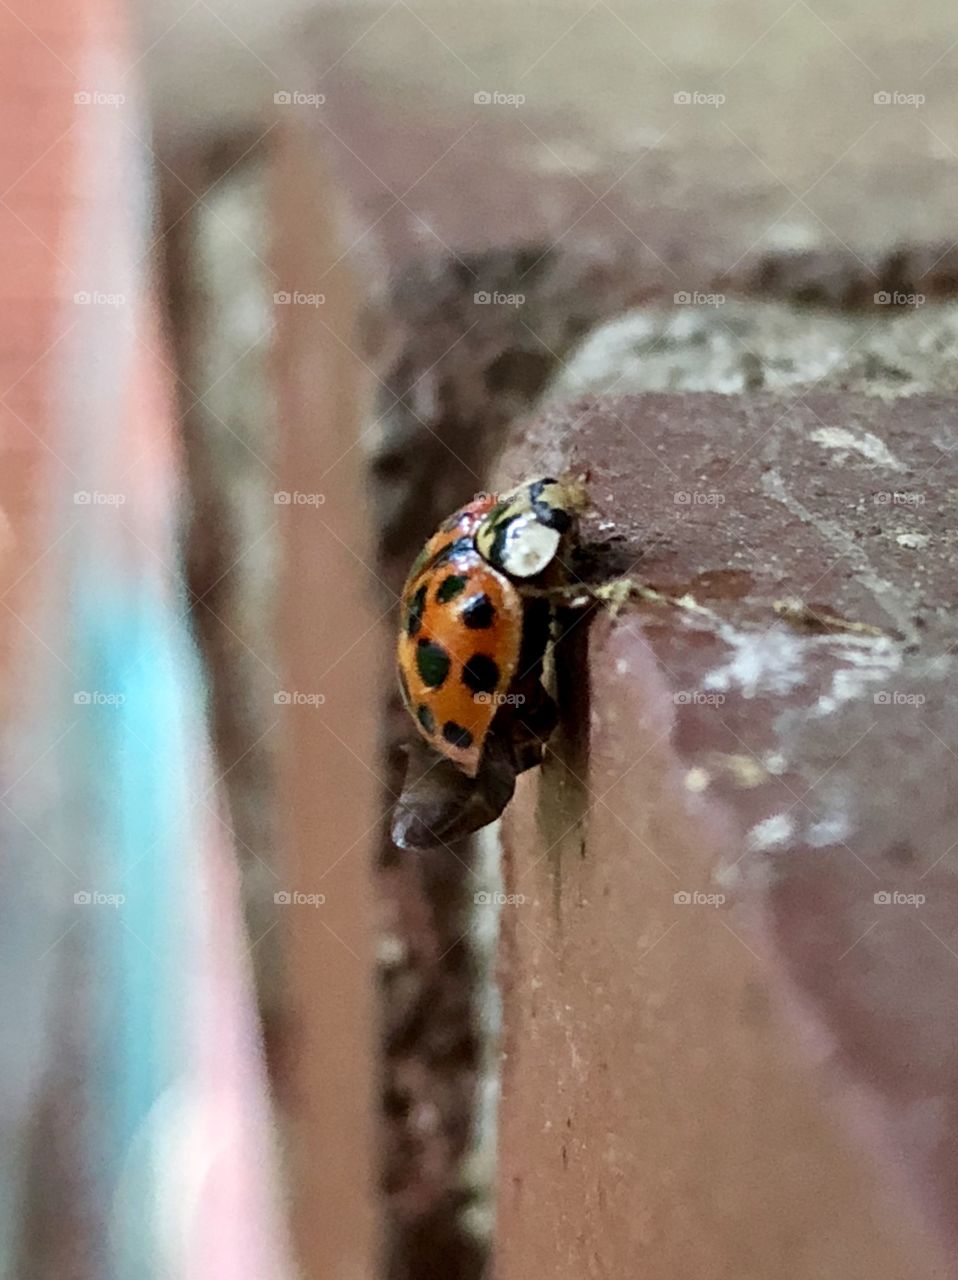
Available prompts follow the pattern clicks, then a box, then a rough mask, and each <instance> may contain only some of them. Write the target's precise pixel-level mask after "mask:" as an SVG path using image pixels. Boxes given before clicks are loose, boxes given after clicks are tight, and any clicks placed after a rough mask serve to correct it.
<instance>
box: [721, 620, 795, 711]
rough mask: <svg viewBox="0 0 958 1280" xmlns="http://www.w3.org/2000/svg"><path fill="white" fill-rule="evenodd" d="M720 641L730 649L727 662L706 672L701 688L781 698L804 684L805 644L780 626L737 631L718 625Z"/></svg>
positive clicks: (724, 625)
mask: <svg viewBox="0 0 958 1280" xmlns="http://www.w3.org/2000/svg"><path fill="white" fill-rule="evenodd" d="M720 635H721V638H722V639H723V640H724V641H725V643H726V644H727V645H729V646H730V648H731V649H732V657H731V659H730V660H729V661H728V662H727V663H725V664H724V665H723V666H721V667H716V668H715V669H714V670H712V671H709V672H708V673H707V674H706V676H705V678H704V679H703V681H702V688H703V689H709V690H715V691H717V692H719V693H727V692H729V691H730V690H733V689H738V690H739V691H740V692H741V694H742V696H743V697H745V698H754V697H756V696H757V695H758V694H760V693H774V694H778V695H784V694H787V693H790V692H791V691H792V690H793V689H795V688H797V687H798V686H799V685H801V684H804V682H805V663H804V657H805V655H804V647H803V646H804V644H805V642H804V641H803V640H802V639H801V638H800V637H797V636H795V635H794V634H793V633H792V632H790V631H786V630H785V629H784V628H782V627H769V628H768V629H767V630H765V631H738V630H736V629H735V628H734V627H731V626H729V625H727V624H722V626H721V628H720Z"/></svg>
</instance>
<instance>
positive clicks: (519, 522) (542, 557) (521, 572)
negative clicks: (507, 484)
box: [502, 515, 562, 578]
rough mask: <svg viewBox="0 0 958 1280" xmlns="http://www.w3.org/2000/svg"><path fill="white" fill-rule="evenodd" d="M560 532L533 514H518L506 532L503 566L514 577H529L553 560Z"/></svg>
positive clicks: (539, 571)
mask: <svg viewBox="0 0 958 1280" xmlns="http://www.w3.org/2000/svg"><path fill="white" fill-rule="evenodd" d="M561 537H562V535H561V534H560V533H559V530H558V529H550V528H549V526H548V525H545V524H542V523H541V522H540V521H539V520H537V519H536V517H535V516H534V515H528V516H519V517H518V518H517V519H515V520H513V521H512V523H511V524H510V526H509V529H508V532H507V533H506V545H505V547H504V548H503V552H502V567H503V568H504V569H505V571H506V573H511V574H513V575H514V576H515V577H516V578H531V577H534V576H535V574H537V573H541V572H542V570H543V569H544V568H545V567H546V565H547V564H549V563H550V562H551V561H552V558H553V557H554V556H555V553H556V551H557V550H558V547H559V542H560V540H561Z"/></svg>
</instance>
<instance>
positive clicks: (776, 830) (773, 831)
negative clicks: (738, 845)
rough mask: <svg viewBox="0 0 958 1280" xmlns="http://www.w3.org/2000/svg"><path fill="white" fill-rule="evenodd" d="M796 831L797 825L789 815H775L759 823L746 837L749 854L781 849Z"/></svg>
mask: <svg viewBox="0 0 958 1280" xmlns="http://www.w3.org/2000/svg"><path fill="white" fill-rule="evenodd" d="M794 831H795V823H794V822H793V821H792V819H791V818H790V817H789V816H788V814H787V813H775V814H773V815H772V816H771V817H770V818H763V819H762V821H761V822H757V823H756V824H755V826H754V827H753V828H752V829H751V831H750V832H749V833H748V835H747V836H746V837H745V846H746V848H747V849H748V851H749V853H764V852H766V851H767V850H768V849H778V848H780V847H781V846H782V845H783V844H784V843H785V842H786V840H788V839H789V838H790V837H791V835H792V834H793V833H794Z"/></svg>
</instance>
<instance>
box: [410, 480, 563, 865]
mask: <svg viewBox="0 0 958 1280" xmlns="http://www.w3.org/2000/svg"><path fill="white" fill-rule="evenodd" d="M586 505H587V494H586V489H585V485H584V482H583V480H582V479H571V478H570V479H562V480H556V479H553V478H551V477H544V478H542V479H537V480H530V481H525V482H524V483H522V484H520V485H518V486H517V487H516V488H515V489H513V490H511V491H510V492H508V493H505V494H502V495H501V496H500V495H496V494H481V495H479V496H478V497H477V498H475V499H474V500H473V501H472V502H470V503H467V504H466V505H465V506H464V507H462V508H461V509H460V510H459V511H457V512H455V513H454V514H453V515H452V516H450V517H449V518H448V519H447V520H445V521H444V522H443V524H442V525H440V527H439V529H438V530H437V531H436V533H435V534H433V536H432V537H431V538H430V539H429V541H428V542H427V543H426V545H425V547H424V548H423V550H422V551H421V553H420V554H419V556H418V557H417V559H416V561H415V563H414V564H413V566H412V569H411V570H410V573H409V577H408V579H407V581H406V585H405V587H404V588H403V593H402V598H401V621H400V633H399V643H398V651H397V661H398V672H399V686H400V690H401V693H402V699H403V703H404V705H405V707H406V710H407V711H408V712H409V715H410V716H411V718H412V720H413V723H414V724H415V726H416V730H417V731H418V735H419V737H418V741H417V742H416V743H414V745H413V746H412V747H410V749H409V752H408V754H409V775H408V776H412V775H415V774H416V773H417V771H418V774H419V776H418V777H415V778H414V781H413V782H412V783H409V784H407V786H406V788H405V790H404V792H403V795H402V797H401V798H400V803H399V805H398V806H397V811H396V815H395V818H394V822H393V839H394V841H395V842H396V843H397V844H398V845H400V846H401V847H405V848H410V847H412V848H421V847H430V846H432V845H435V844H438V843H442V842H443V841H444V840H446V839H453V838H457V837H458V836H461V835H465V834H467V833H468V832H471V831H474V830H477V829H478V828H479V827H480V826H484V825H485V824H486V823H487V822H490V821H492V820H493V819H494V818H495V817H498V815H499V813H500V812H501V811H502V809H503V808H504V807H505V804H506V803H507V802H508V800H509V798H510V797H511V795H512V791H513V789H514V787H515V778H516V775H517V774H518V773H521V772H523V771H524V770H525V769H529V768H532V767H533V766H534V765H537V764H539V763H541V760H542V753H543V748H544V745H545V742H546V740H547V739H548V737H549V735H550V733H551V732H552V730H553V729H554V728H555V724H556V719H557V715H556V707H555V703H554V701H553V699H552V697H551V696H550V695H549V693H548V692H547V691H546V689H545V687H544V686H543V683H542V675H543V660H544V657H545V653H546V649H547V646H548V643H549V638H550V633H551V624H552V616H553V601H554V600H555V598H556V596H557V595H561V593H562V592H563V590H564V589H568V587H569V584H570V579H571V573H570V569H569V561H570V557H571V556H572V554H573V553H574V551H575V549H576V546H577V540H578V518H579V514H580V513H581V511H582V510H583V509H584V508H585V506H586Z"/></svg>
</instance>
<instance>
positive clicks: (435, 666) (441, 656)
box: [416, 640, 449, 689]
mask: <svg viewBox="0 0 958 1280" xmlns="http://www.w3.org/2000/svg"><path fill="white" fill-rule="evenodd" d="M416 668H417V670H418V672H419V675H420V677H421V678H422V682H423V684H424V685H427V686H428V687H429V688H430V689H438V688H439V686H440V685H441V684H442V682H443V681H444V680H445V678H446V676H447V675H448V674H449V655H448V653H446V651H445V649H444V648H443V647H442V645H439V644H436V643H435V641H433V640H420V641H419V643H418V644H417V645H416Z"/></svg>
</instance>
